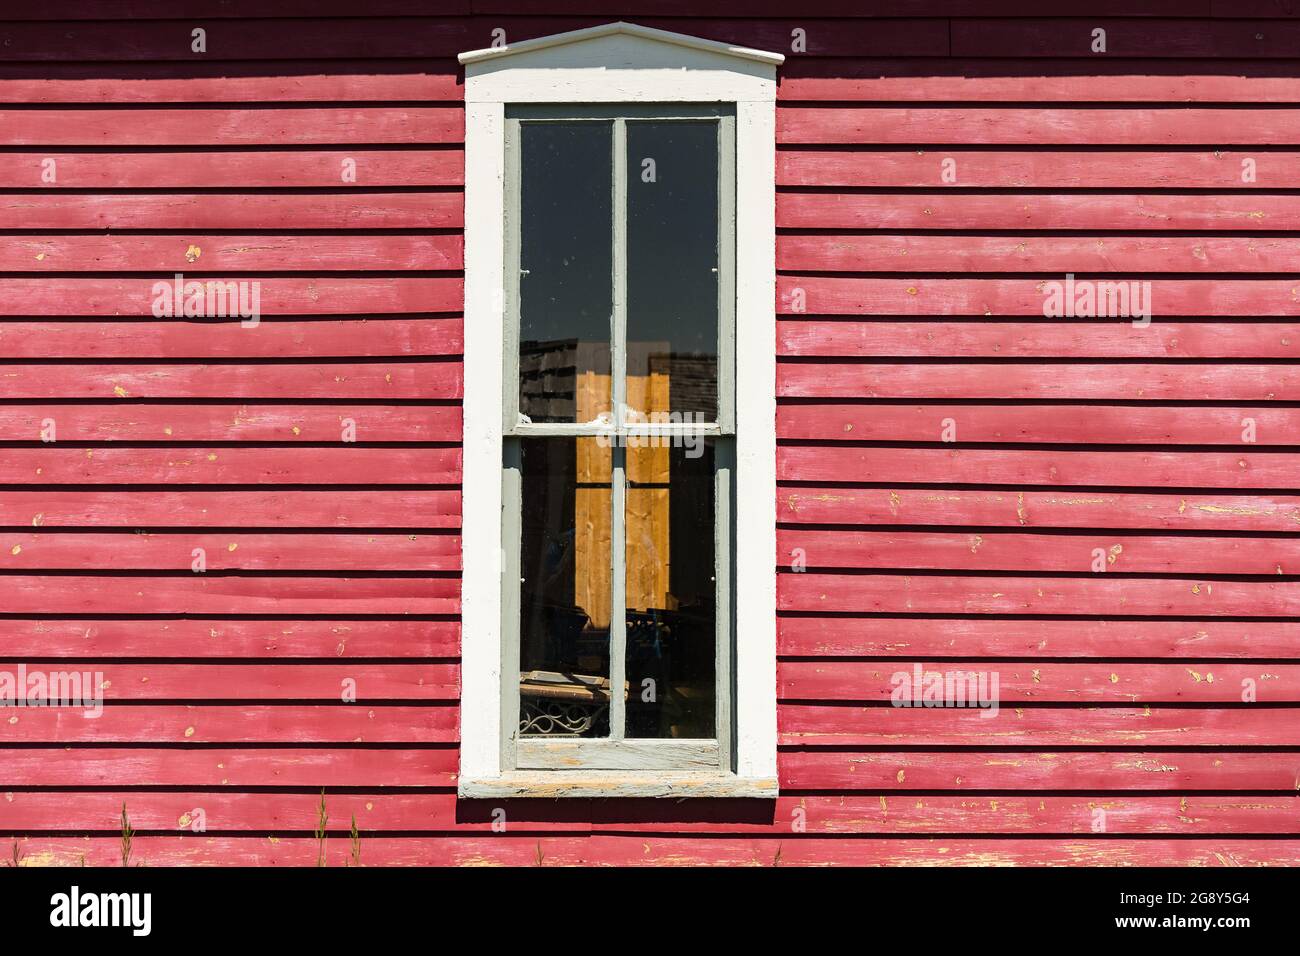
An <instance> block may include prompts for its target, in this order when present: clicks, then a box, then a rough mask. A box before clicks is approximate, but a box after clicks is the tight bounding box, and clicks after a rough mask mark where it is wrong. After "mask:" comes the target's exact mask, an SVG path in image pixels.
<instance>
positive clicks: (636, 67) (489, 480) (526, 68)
mask: <svg viewBox="0 0 1300 956" xmlns="http://www.w3.org/2000/svg"><path fill="white" fill-rule="evenodd" d="M783 60H784V57H783V56H782V55H781V54H778V53H765V52H762V51H758V50H749V49H744V48H740V47H734V46H729V45H727V44H723V43H716V42H713V41H709V40H700V39H697V38H695V37H688V36H683V35H681V34H675V33H668V32H665V31H662V30H654V29H650V28H648V27H641V26H637V25H634V24H628V23H611V24H606V25H604V26H599V27H593V28H591V29H587V30H579V31H574V32H572V33H565V34H559V35H556V36H551V37H544V38H541V39H537V40H528V41H524V42H522V43H518V44H514V45H509V46H505V47H500V48H491V49H485V50H476V51H472V52H469V53H462V54H461V55H460V61H461V62H462V63H463V64H464V65H465V376H464V378H465V395H464V472H463V491H462V541H463V546H462V559H463V564H462V567H463V571H462V597H461V622H462V624H461V632H462V637H461V721H460V724H461V742H460V774H459V777H458V792H459V794H460V795H461V796H462V797H485V798H486V797H507V796H547V797H558V796H574V797H593V796H673V797H681V796H718V797H768V798H770V797H775V796H776V794H777V773H776V742H777V728H776V571H775V564H776V352H775V349H776V346H775V342H776V315H775V307H774V301H775V284H776V222H775V192H776V189H775V180H776V172H775V162H776V148H775V133H776V67H777V66H778V65H779V64H780V63H781V62H782V61H783ZM537 103H550V104H570V105H580V104H596V103H638V104H646V103H665V104H667V103H727V104H733V105H734V107H735V113H736V119H735V131H736V136H735V142H736V156H735V175H736V193H735V209H736V249H735V291H736V301H735V319H736V329H735V417H736V421H735V428H736V439H735V515H734V523H735V541H736V552H735V555H734V568H735V593H734V595H733V602H734V608H735V610H734V613H735V627H734V645H735V651H734V654H735V656H734V670H733V674H734V678H733V679H734V698H733V702H732V713H733V720H734V724H735V725H734V728H721V727H720V728H718V732H719V733H720V734H722V733H727V732H728V730H730V732H731V734H732V739H733V741H734V747H733V751H732V767H731V769H730V772H727V771H721V770H718V771H664V770H650V769H649V768H646V769H640V768H629V769H628V770H602V771H596V770H558V769H545V770H528V771H517V770H511V769H503V767H502V749H503V748H502V732H503V731H502V717H501V713H502V666H501V664H502V644H501V641H502V581H501V574H502V569H503V566H504V561H503V553H502V550H503V549H502V546H501V534H502V501H503V488H502V467H503V462H502V451H503V446H502V437H503V427H502V419H503V395H504V381H503V371H502V368H503V364H505V363H504V362H503V356H504V347H505V341H504V334H503V332H504V326H505V321H504V311H505V295H504V291H503V290H504V289H505V287H506V283H505V252H506V249H505V243H506V235H505V229H504V218H505V207H506V196H505V179H506V165H505V163H506V157H505V113H506V106H507V104H537Z"/></svg>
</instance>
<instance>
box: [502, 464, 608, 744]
mask: <svg viewBox="0 0 1300 956" xmlns="http://www.w3.org/2000/svg"><path fill="white" fill-rule="evenodd" d="M519 444H520V459H521V464H520V485H521V487H520V494H521V498H522V503H523V507H522V509H521V518H520V520H521V526H520V531H521V534H520V565H519V567H520V570H519V574H520V577H522V578H523V581H522V583H521V584H520V594H519V603H520V608H519V671H520V674H519V732H520V734H521V735H523V736H528V735H545V736H551V737H555V736H559V737H606V736H608V735H609V582H610V553H611V552H610V531H611V528H610V517H611V511H610V500H611V499H610V476H611V470H610V465H611V460H610V449H609V447H608V445H607V444H606V445H605V447H601V443H600V442H599V440H598V439H595V438H526V439H523V440H521V441H520V443H519Z"/></svg>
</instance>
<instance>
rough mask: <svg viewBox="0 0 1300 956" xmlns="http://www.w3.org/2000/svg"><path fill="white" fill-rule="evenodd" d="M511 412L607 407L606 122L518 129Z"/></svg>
mask: <svg viewBox="0 0 1300 956" xmlns="http://www.w3.org/2000/svg"><path fill="white" fill-rule="evenodd" d="M520 140H521V154H520V166H519V176H520V199H519V205H520V209H519V213H520V223H519V243H520V248H519V261H520V270H521V273H520V277H519V411H520V412H521V413H522V414H523V415H526V416H527V417H528V420H530V421H532V422H585V421H593V420H595V419H596V418H597V417H598V416H599V415H601V414H602V413H605V414H608V412H609V409H610V363H609V323H610V312H611V310H612V302H613V283H612V278H611V276H612V273H613V240H612V236H613V216H612V212H611V209H612V206H613V199H612V188H613V186H612V183H613V163H612V161H611V152H612V149H613V145H612V144H613V134H612V125H611V124H610V123H608V122H573V123H554V122H522V123H520Z"/></svg>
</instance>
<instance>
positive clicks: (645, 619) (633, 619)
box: [624, 436, 717, 738]
mask: <svg viewBox="0 0 1300 956" xmlns="http://www.w3.org/2000/svg"><path fill="white" fill-rule="evenodd" d="M669 441H670V440H668V439H663V438H643V439H637V438H628V439H627V504H626V507H625V511H624V513H625V515H626V520H627V550H626V557H627V573H626V577H627V656H626V660H627V687H628V697H627V736H628V737H675V738H701V737H703V738H712V737H713V736H714V735H715V734H714V722H715V713H716V712H715V703H714V695H715V690H716V682H715V680H714V669H715V661H714V644H715V642H716V630H715V627H716V606H717V586H716V584H715V582H714V571H715V564H714V562H715V557H714V529H715V527H716V525H715V522H714V517H715V515H714V493H713V487H714V486H713V459H714V447H713V442H712V440H709V439H704V438H702V437H699V436H693V437H686V438H677V439H673V440H671V441H672V444H673V445H674V447H671V448H670V447H666V446H667V444H668V442H669Z"/></svg>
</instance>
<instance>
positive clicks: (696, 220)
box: [627, 121, 718, 422]
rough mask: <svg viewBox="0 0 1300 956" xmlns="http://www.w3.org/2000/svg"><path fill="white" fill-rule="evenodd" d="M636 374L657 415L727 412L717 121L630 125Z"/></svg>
mask: <svg viewBox="0 0 1300 956" xmlns="http://www.w3.org/2000/svg"><path fill="white" fill-rule="evenodd" d="M627 376H628V378H627V396H628V397H627V404H628V406H629V407H630V408H632V409H633V410H635V411H637V412H639V413H641V414H643V415H646V416H649V417H650V418H651V420H653V418H654V416H655V414H656V413H659V414H660V415H662V414H663V413H668V412H670V413H675V414H676V415H690V416H693V417H692V418H691V419H687V420H689V421H710V422H711V421H716V420H717V415H718V126H717V124H716V123H712V122H659V121H656V122H633V121H629V122H628V124H627ZM664 420H668V421H677V420H681V419H678V418H667V419H664Z"/></svg>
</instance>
